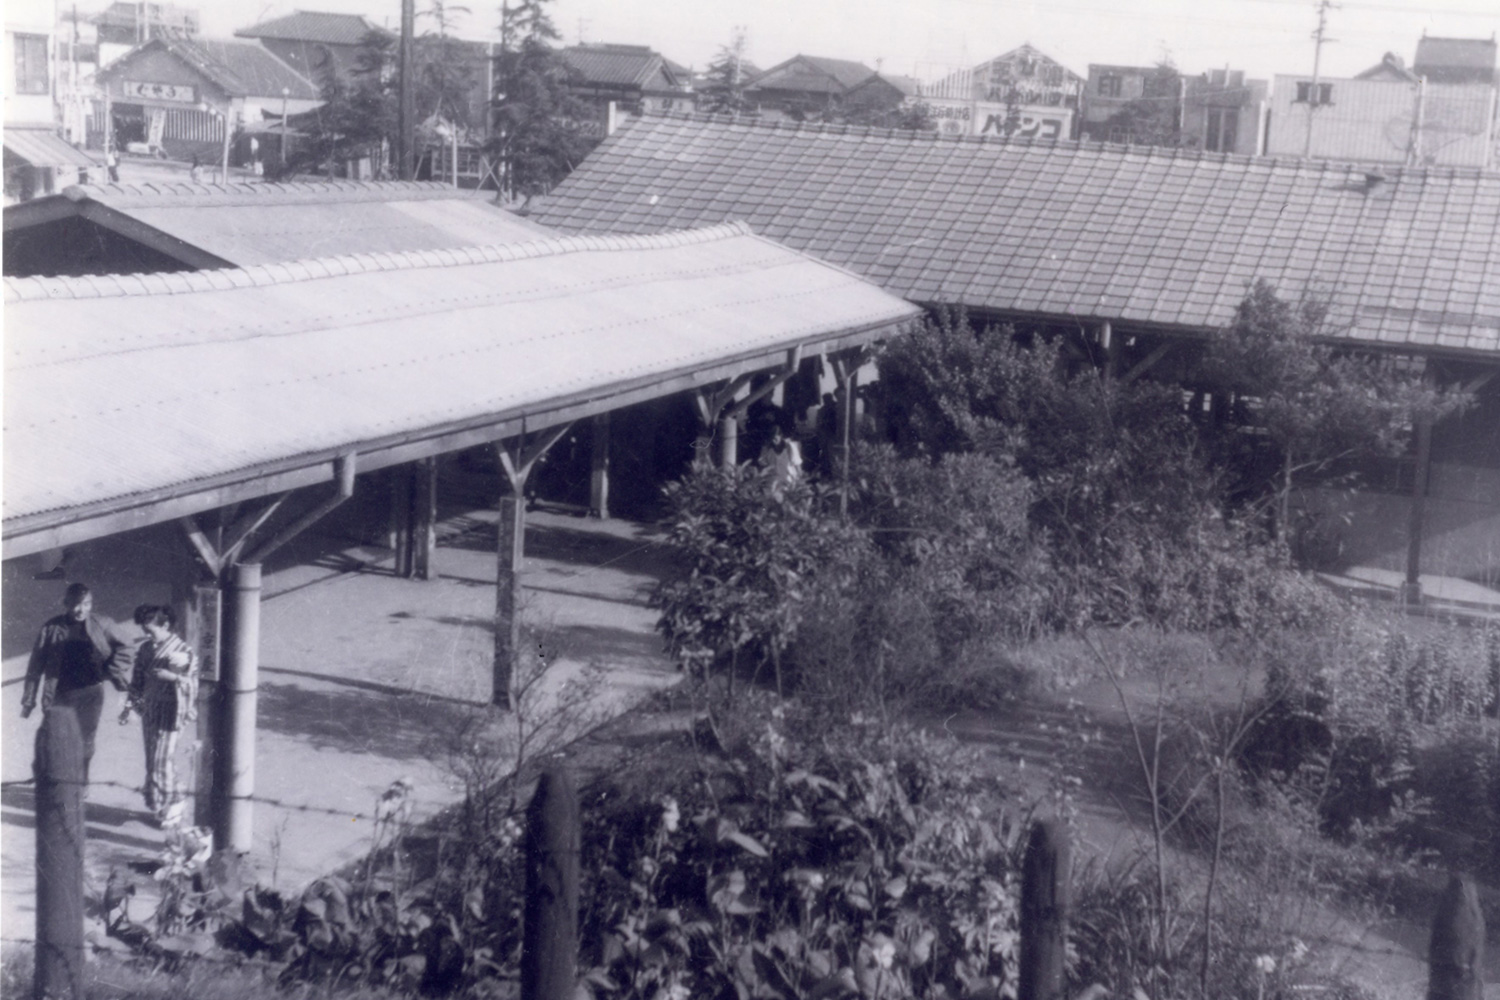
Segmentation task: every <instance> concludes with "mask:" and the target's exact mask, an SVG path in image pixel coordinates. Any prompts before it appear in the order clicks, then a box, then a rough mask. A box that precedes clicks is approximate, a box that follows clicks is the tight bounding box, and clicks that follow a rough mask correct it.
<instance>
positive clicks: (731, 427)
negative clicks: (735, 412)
mask: <svg viewBox="0 0 1500 1000" xmlns="http://www.w3.org/2000/svg"><path fill="white" fill-rule="evenodd" d="M739 461H740V422H739V421H738V420H736V419H735V418H734V417H722V418H720V420H719V467H720V468H721V469H732V468H734V467H735V466H736V465H738V464H739Z"/></svg>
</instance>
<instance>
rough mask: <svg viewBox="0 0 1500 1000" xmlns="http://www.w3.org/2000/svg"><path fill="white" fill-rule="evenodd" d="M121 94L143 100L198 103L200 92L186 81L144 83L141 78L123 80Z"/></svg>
mask: <svg viewBox="0 0 1500 1000" xmlns="http://www.w3.org/2000/svg"><path fill="white" fill-rule="evenodd" d="M120 96H121V97H133V98H135V99H137V100H142V101H171V102H172V103H174V104H196V103H197V102H198V93H197V91H196V90H195V89H194V88H193V87H192V86H190V85H188V84H185V83H144V82H142V81H140V80H121V81H120Z"/></svg>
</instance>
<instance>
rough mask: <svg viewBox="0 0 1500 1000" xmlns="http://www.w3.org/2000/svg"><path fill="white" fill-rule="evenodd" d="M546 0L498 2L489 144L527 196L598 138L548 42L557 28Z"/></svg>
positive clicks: (544, 187) (561, 173) (509, 179)
mask: <svg viewBox="0 0 1500 1000" xmlns="http://www.w3.org/2000/svg"><path fill="white" fill-rule="evenodd" d="M549 2H550V0H517V2H516V3H514V4H512V3H510V2H509V0H507V2H506V3H505V4H504V5H503V6H502V7H501V8H500V52H499V54H498V55H497V56H496V59H495V87H496V98H495V102H496V104H495V122H494V125H495V129H494V134H493V135H492V137H491V140H490V148H491V151H492V152H493V153H495V154H497V155H498V156H499V157H500V160H501V162H502V164H503V165H504V170H505V171H506V185H507V187H508V188H509V189H510V190H511V191H514V192H516V193H518V194H522V195H525V196H527V197H530V196H531V195H535V194H541V193H543V192H546V191H549V190H551V189H552V188H553V187H554V186H556V185H557V183H558V182H559V181H561V180H562V179H563V178H564V177H566V176H567V175H568V173H569V172H571V171H572V169H573V168H574V167H575V166H577V165H578V163H579V161H581V160H582V159H583V157H584V156H586V155H587V154H588V151H589V150H590V149H592V148H593V147H594V145H595V143H596V142H597V141H598V137H597V135H596V134H591V132H595V133H596V132H597V128H596V129H593V130H591V129H590V127H589V126H590V119H591V117H592V115H591V112H590V109H589V107H588V105H587V104H586V103H585V102H584V101H583V100H581V99H580V98H579V97H578V96H577V95H575V94H574V92H573V90H572V88H571V86H570V80H571V78H572V76H573V71H572V69H571V68H570V67H569V66H568V64H567V63H566V62H565V61H564V60H563V58H562V57H561V56H560V55H558V53H557V52H556V50H554V49H553V48H552V43H553V42H555V41H557V40H558V39H559V38H561V37H562V36H561V34H560V33H559V32H558V30H557V28H556V27H555V26H554V25H553V23H552V18H551V16H550V15H549V14H548V12H547V4H548V3H549Z"/></svg>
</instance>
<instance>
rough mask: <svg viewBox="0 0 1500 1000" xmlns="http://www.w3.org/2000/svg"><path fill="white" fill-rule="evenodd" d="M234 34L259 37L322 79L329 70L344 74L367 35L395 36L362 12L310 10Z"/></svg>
mask: <svg viewBox="0 0 1500 1000" xmlns="http://www.w3.org/2000/svg"><path fill="white" fill-rule="evenodd" d="M234 34H235V36H236V37H237V38H253V39H256V40H258V41H259V42H260V43H261V44H262V45H264V46H265V47H266V48H267V49H269V50H271V51H272V52H274V53H275V54H276V56H277V58H279V59H281V60H282V61H283V62H285V63H286V64H287V65H289V66H291V67H293V68H294V69H296V70H297V72H299V73H301V74H303V75H304V76H306V77H307V78H308V79H309V80H312V81H314V82H321V81H322V80H324V79H325V77H326V75H327V74H329V73H334V74H337V75H338V76H339V77H340V78H347V77H348V75H349V73H350V71H351V70H352V69H353V68H354V66H355V65H356V60H357V59H358V58H359V52H360V49H361V48H363V46H364V44H365V42H366V40H367V39H368V38H369V37H370V36H372V35H374V36H381V35H384V36H386V37H390V38H394V37H395V36H394V34H393V33H392V32H390V31H388V30H386V29H385V28H382V27H381V26H380V25H378V24H376V23H375V22H374V21H372V20H371V19H370V18H368V17H366V16H364V15H363V14H333V13H328V12H325V11H312V10H297V11H293V12H292V13H290V14H287V15H285V16H283V17H273V18H271V19H270V20H269V21H262V22H260V23H259V24H252V25H251V26H250V27H248V28H240V29H239V30H238V31H236V32H235V33H234Z"/></svg>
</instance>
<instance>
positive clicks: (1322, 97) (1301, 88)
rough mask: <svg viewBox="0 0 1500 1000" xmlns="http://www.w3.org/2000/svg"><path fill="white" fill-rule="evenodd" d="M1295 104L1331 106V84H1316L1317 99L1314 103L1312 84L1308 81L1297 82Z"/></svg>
mask: <svg viewBox="0 0 1500 1000" xmlns="http://www.w3.org/2000/svg"><path fill="white" fill-rule="evenodd" d="M1297 103H1298V104H1316V105H1321V104H1332V103H1333V84H1331V83H1320V84H1318V99H1317V100H1316V101H1314V100H1313V85H1312V83H1311V82H1310V81H1306V80H1299V81H1298V83H1297Z"/></svg>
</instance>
